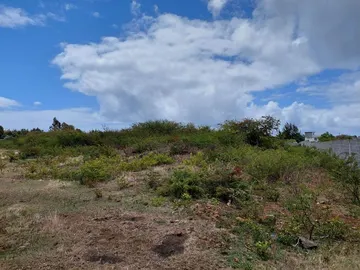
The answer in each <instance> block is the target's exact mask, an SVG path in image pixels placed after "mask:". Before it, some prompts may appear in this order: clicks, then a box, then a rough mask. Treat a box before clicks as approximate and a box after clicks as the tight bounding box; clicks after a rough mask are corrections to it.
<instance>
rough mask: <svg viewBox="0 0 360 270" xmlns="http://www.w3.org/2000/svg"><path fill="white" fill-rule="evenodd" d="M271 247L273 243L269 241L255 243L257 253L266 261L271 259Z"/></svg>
mask: <svg viewBox="0 0 360 270" xmlns="http://www.w3.org/2000/svg"><path fill="white" fill-rule="evenodd" d="M270 246H271V243H270V242H269V241H258V242H256V243H255V248H256V253H257V255H258V256H259V257H260V258H261V259H262V260H264V261H267V260H269V259H270V258H271V253H270Z"/></svg>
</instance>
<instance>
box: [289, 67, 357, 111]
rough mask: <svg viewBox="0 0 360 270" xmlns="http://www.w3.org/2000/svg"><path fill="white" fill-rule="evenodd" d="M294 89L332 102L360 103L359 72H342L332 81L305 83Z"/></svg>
mask: <svg viewBox="0 0 360 270" xmlns="http://www.w3.org/2000/svg"><path fill="white" fill-rule="evenodd" d="M296 91H297V92H298V93H305V94H308V95H310V96H318V97H323V98H324V99H326V100H328V101H330V102H331V103H334V104H353V103H356V104H360V72H359V71H356V72H350V73H346V74H343V75H341V76H340V77H339V78H338V79H337V80H336V81H334V82H326V81H325V82H321V83H317V84H312V85H305V86H302V87H300V88H298V89H297V90H296Z"/></svg>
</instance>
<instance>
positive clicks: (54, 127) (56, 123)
mask: <svg viewBox="0 0 360 270" xmlns="http://www.w3.org/2000/svg"><path fill="white" fill-rule="evenodd" d="M49 130H50V131H58V130H61V123H60V121H59V120H57V119H56V117H54V118H53V122H52V124H51V126H50V127H49Z"/></svg>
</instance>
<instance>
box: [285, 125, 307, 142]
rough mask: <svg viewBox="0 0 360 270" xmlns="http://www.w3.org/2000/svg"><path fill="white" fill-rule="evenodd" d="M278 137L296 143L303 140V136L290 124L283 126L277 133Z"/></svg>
mask: <svg viewBox="0 0 360 270" xmlns="http://www.w3.org/2000/svg"><path fill="white" fill-rule="evenodd" d="M279 137H280V138H282V139H285V140H295V141H296V142H298V143H299V142H302V141H304V140H305V136H304V135H302V134H301V133H300V130H299V128H298V127H297V126H296V125H294V124H291V123H286V124H285V126H284V127H283V129H282V131H281V132H279Z"/></svg>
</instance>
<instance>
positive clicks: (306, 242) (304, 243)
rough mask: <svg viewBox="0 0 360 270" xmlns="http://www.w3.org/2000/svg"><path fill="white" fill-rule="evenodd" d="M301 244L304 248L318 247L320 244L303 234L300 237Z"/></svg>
mask: <svg viewBox="0 0 360 270" xmlns="http://www.w3.org/2000/svg"><path fill="white" fill-rule="evenodd" d="M299 245H300V246H301V247H302V248H304V249H316V248H317V247H318V244H317V243H315V242H314V241H312V240H309V239H306V238H305V237H301V236H300V237H299Z"/></svg>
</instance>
